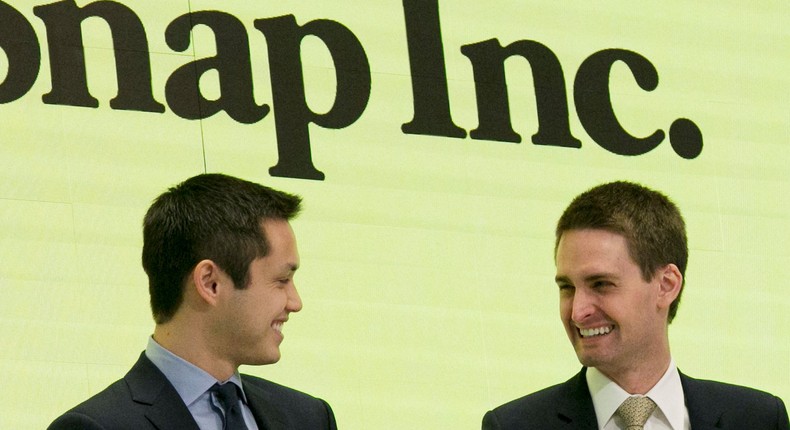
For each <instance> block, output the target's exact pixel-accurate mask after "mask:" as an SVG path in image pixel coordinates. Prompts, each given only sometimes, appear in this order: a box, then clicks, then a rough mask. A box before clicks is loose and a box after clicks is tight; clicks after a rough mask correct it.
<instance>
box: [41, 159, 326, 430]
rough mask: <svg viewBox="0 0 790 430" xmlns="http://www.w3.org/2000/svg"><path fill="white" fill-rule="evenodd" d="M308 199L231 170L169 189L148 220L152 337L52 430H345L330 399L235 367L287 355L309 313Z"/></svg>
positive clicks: (147, 267)
mask: <svg viewBox="0 0 790 430" xmlns="http://www.w3.org/2000/svg"><path fill="white" fill-rule="evenodd" d="M300 203H301V199H300V198H299V197H297V196H295V195H291V194H287V193H284V192H281V191H277V190H273V189H271V188H267V187H264V186H262V185H258V184H255V183H252V182H248V181H244V180H241V179H237V178H233V177H230V176H226V175H221V174H202V175H198V176H195V177H193V178H190V179H188V180H186V181H184V182H183V183H181V184H179V185H177V186H175V187H172V188H170V189H169V190H168V191H167V192H165V193H164V194H162V195H161V196H159V197H158V198H157V199H156V200H155V201H154V203H153V205H152V206H151V207H150V208H149V210H148V212H147V213H146V215H145V219H144V222H143V257H142V261H143V268H144V269H145V271H146V273H147V274H148V279H149V292H150V295H151V310H152V312H153V316H154V321H155V322H156V326H155V328H154V333H153V336H152V337H151V338H149V340H148V346H147V347H146V350H145V352H143V353H142V354H141V355H140V358H139V359H138V361H137V363H136V364H135V365H134V366H133V367H132V369H131V370H130V371H129V373H127V374H126V376H125V377H124V378H123V379H121V380H119V381H117V382H115V383H114V384H112V385H110V386H109V387H108V388H107V389H105V390H104V391H102V392H100V393H99V394H97V395H95V396H94V397H92V398H90V399H88V400H87V401H85V402H84V403H82V404H80V405H78V406H77V407H75V408H74V409H72V410H70V411H68V412H67V413H65V414H64V415H63V416H61V417H60V418H58V419H57V420H55V421H54V422H53V423H52V424H51V426H50V429H135V430H139V429H179V430H181V429H198V428H199V429H234V430H235V429H256V428H258V429H335V428H336V424H335V418H334V415H333V413H332V409H331V408H330V407H329V405H328V404H327V403H326V402H324V401H323V400H320V399H317V398H314V397H311V396H309V395H307V394H304V393H301V392H299V391H296V390H293V389H290V388H287V387H284V386H281V385H277V384H275V383H272V382H269V381H266V380H264V379H260V378H256V377H252V376H249V375H240V374H239V372H238V370H237V369H238V367H239V366H240V365H242V364H251V365H260V364H271V363H275V362H277V361H278V360H279V359H280V350H279V346H280V343H281V342H282V340H283V334H282V328H283V324H284V323H285V322H286V321H287V320H288V315H289V314H290V313H291V312H298V311H299V310H300V309H301V308H302V302H301V299H300V298H299V294H298V293H297V291H296V287H295V285H294V280H293V278H294V272H295V271H296V269H297V268H298V267H299V254H298V252H297V248H296V239H295V237H294V234H293V230H292V229H291V226H290V224H289V220H290V219H292V218H293V217H295V216H296V215H297V214H298V212H299V209H300Z"/></svg>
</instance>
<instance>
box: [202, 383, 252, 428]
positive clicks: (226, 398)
mask: <svg viewBox="0 0 790 430" xmlns="http://www.w3.org/2000/svg"><path fill="white" fill-rule="evenodd" d="M238 390H239V387H238V386H236V384H234V383H232V382H228V383H225V384H223V385H220V384H219V383H217V384H214V385H213V386H212V387H211V389H209V391H211V392H212V393H214V394H215V395H216V396H217V400H218V401H219V404H220V405H222V409H224V412H225V414H224V415H223V416H222V428H223V430H247V425H246V424H244V416H243V415H242V414H241V401H240V400H241V399H240V397H239V391H238Z"/></svg>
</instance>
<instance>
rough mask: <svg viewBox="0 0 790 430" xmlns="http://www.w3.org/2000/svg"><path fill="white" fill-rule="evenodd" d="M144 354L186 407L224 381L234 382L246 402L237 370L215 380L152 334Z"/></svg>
mask: <svg viewBox="0 0 790 430" xmlns="http://www.w3.org/2000/svg"><path fill="white" fill-rule="evenodd" d="M145 356H146V357H148V359H149V360H151V362H152V363H154V366H156V367H157V368H158V369H159V370H160V371H162V373H163V374H164V375H165V377H166V378H167V380H168V381H170V384H171V385H173V387H174V388H175V389H176V391H177V392H178V395H179V396H180V397H181V400H183V401H184V404H186V405H187V407H189V405H191V404H192V403H194V402H195V401H196V400H197V399H198V397H200V396H201V395H203V393H205V392H206V391H207V390H208V389H209V388H211V386H212V385H214V384H215V383H217V382H219V383H220V384H223V383H225V382H232V383H234V384H236V385H237V386H238V387H239V390H240V391H241V398H242V401H243V402H244V403H245V404H246V403H247V397H246V395H245V394H244V388H243V387H242V386H241V377H240V376H239V372H238V370H237V371H236V372H235V373H234V374H233V376H231V377H230V378H229V379H228V380H227V381H217V379H216V378H214V377H213V376H211V375H210V374H209V373H208V372H206V371H205V370H203V369H201V368H199V367H197V366H195V365H194V364H192V363H190V362H188V361H186V360H184V359H183V358H181V357H179V356H177V355H175V354H173V353H172V352H170V351H168V350H167V349H165V348H164V347H163V346H162V345H159V344H158V343H157V342H156V341H155V340H154V338H153V336H151V337H149V338H148V345H147V346H146V348H145Z"/></svg>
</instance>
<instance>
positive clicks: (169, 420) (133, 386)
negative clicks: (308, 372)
mask: <svg viewBox="0 0 790 430" xmlns="http://www.w3.org/2000/svg"><path fill="white" fill-rule="evenodd" d="M241 380H242V385H243V386H244V393H245V394H246V396H247V402H248V404H249V407H250V410H252V414H253V415H254V416H255V421H256V422H257V423H258V427H259V428H260V429H267V430H281V429H282V430H285V429H299V430H302V429H305V430H312V429H331V430H336V429H337V426H336V424H335V416H334V414H333V413H332V409H331V408H330V407H329V405H328V404H327V403H326V402H324V401H323V400H321V399H317V398H315V397H311V396H309V395H307V394H305V393H301V392H299V391H296V390H293V389H291V388H288V387H284V386H282V385H278V384H275V383H273V382H269V381H266V380H264V379H260V378H256V377H253V376H249V375H242V377H241ZM49 429H51V430H64V429H104V430H115V429H119V430H120V429H129V430H132V429H134V430H145V429H157V430H182V429H185V430H188V429H194V430H199V429H198V426H197V424H196V423H195V420H194V419H193V418H192V415H191V414H190V413H189V410H188V409H187V407H186V405H185V404H184V402H183V401H182V400H181V397H179V395H178V392H176V389H175V388H173V386H172V385H171V384H170V382H169V381H168V380H167V378H165V375H164V374H162V372H161V371H160V370H159V369H158V368H157V367H156V366H155V365H154V364H153V363H151V361H150V360H149V359H148V357H146V356H145V353H143V354H141V355H140V359H139V360H137V363H135V365H134V366H133V367H132V369H131V370H129V373H127V374H126V376H124V378H123V379H121V380H119V381H116V382H115V383H113V384H112V385H110V386H109V387H107V388H106V389H105V390H104V391H102V392H100V393H98V394H96V395H95V396H93V397H91V398H90V399H88V400H86V401H85V402H83V403H82V404H80V405H78V406H77V407H75V408H74V409H72V410H70V411H68V412H66V413H65V414H63V415H62V416H60V417H59V418H58V419H56V420H55V421H54V422H53V423H52V424H51V425H50V426H49Z"/></svg>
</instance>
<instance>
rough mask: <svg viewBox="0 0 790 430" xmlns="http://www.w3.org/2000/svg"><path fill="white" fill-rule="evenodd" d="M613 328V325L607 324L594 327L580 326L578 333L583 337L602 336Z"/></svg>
mask: <svg viewBox="0 0 790 430" xmlns="http://www.w3.org/2000/svg"><path fill="white" fill-rule="evenodd" d="M613 329H614V326H613V325H607V326H603V327H595V328H580V329H578V330H579V334H580V335H581V336H582V337H584V338H588V337H595V336H604V335H606V334H609V333H610V332H611V331H612V330H613Z"/></svg>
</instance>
